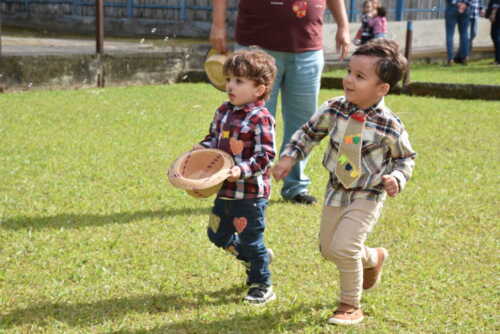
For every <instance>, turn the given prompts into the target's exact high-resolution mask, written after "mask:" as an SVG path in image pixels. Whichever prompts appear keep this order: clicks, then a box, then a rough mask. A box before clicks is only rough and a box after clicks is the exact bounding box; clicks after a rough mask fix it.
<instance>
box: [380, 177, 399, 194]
mask: <svg viewBox="0 0 500 334" xmlns="http://www.w3.org/2000/svg"><path fill="white" fill-rule="evenodd" d="M382 184H383V185H384V189H385V191H387V194H388V195H389V196H391V197H394V196H396V195H397V194H398V192H399V183H398V181H397V180H396V178H395V177H394V176H391V175H382Z"/></svg>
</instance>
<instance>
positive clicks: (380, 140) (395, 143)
mask: <svg viewBox="0 0 500 334" xmlns="http://www.w3.org/2000/svg"><path fill="white" fill-rule="evenodd" d="M358 110H359V108H358V107H357V106H355V105H354V104H352V103H349V102H347V101H346V99H345V97H344V96H341V97H337V98H334V99H331V100H329V101H327V102H325V103H324V104H323V105H322V106H321V107H320V108H319V110H318V111H317V112H316V113H315V114H314V115H313V116H312V117H311V119H310V120H309V121H308V122H307V123H305V124H304V125H303V126H302V127H301V128H300V129H299V130H297V131H296V132H295V133H294V135H293V136H292V138H291V139H290V142H289V143H288V145H287V146H286V148H285V150H284V151H283V153H282V154H281V157H284V156H289V157H292V158H295V159H297V160H301V159H304V158H305V157H307V156H308V155H309V153H310V152H311V150H312V149H313V147H314V146H315V145H316V144H318V143H319V142H320V141H321V140H322V139H323V138H325V137H326V136H327V135H329V136H330V140H329V144H328V148H327V149H326V152H325V154H324V157H323V166H325V168H326V169H327V170H328V171H329V172H330V179H329V181H328V185H327V189H326V194H325V205H328V206H348V205H350V204H351V203H352V201H353V200H355V199H367V200H374V201H383V200H384V199H385V197H386V193H385V191H384V188H383V185H382V175H386V174H390V175H392V176H394V177H395V178H396V179H397V180H398V183H399V187H400V191H401V190H403V188H404V186H405V184H406V181H407V180H408V179H409V178H410V176H411V174H412V172H413V167H414V165H415V162H414V158H415V156H416V153H415V151H413V149H412V147H411V144H410V141H409V139H408V133H407V132H406V130H405V128H404V125H403V123H402V122H401V121H400V120H399V118H398V117H396V116H395V115H394V114H393V113H392V112H391V110H390V109H389V108H388V107H387V106H386V105H385V103H384V99H383V98H382V99H381V100H380V101H379V102H378V103H377V104H375V105H373V106H372V107H370V108H368V109H366V110H364V112H365V115H366V122H365V129H364V130H363V134H362V149H361V169H362V174H361V176H360V177H359V179H358V180H357V181H356V182H355V183H354V184H353V187H352V188H351V189H346V188H344V187H343V186H342V185H341V183H340V182H339V180H338V179H337V176H336V175H335V167H336V165H337V153H338V149H339V146H340V143H341V142H342V140H343V136H344V132H345V129H346V126H347V121H348V119H349V116H350V115H351V114H353V113H355V112H356V111H358Z"/></svg>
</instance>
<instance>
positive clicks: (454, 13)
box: [444, 0, 470, 66]
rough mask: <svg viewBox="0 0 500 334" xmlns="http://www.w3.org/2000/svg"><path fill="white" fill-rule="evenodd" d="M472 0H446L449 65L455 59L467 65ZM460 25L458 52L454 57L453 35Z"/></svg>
mask: <svg viewBox="0 0 500 334" xmlns="http://www.w3.org/2000/svg"><path fill="white" fill-rule="evenodd" d="M469 10H470V0H446V10H445V17H444V18H445V28H446V51H447V55H448V62H447V65H448V66H451V65H453V61H454V59H455V62H458V63H461V64H463V65H467V57H468V56H469V23H470V13H469ZM456 25H458V33H459V35H460V43H459V48H458V53H457V55H456V56H455V57H453V36H454V35H455V26H456Z"/></svg>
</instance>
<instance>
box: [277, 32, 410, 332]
mask: <svg viewBox="0 0 500 334" xmlns="http://www.w3.org/2000/svg"><path fill="white" fill-rule="evenodd" d="M406 66H407V62H406V59H405V58H404V57H403V56H402V55H401V54H400V53H399V46H398V45H397V43H396V42H394V41H389V40H386V39H375V40H372V41H370V42H368V43H366V44H363V45H362V46H360V47H359V48H358V49H357V50H356V51H355V52H354V53H353V55H352V57H351V60H350V61H349V65H348V69H347V75H346V76H345V77H344V80H343V86H344V93H345V96H340V97H337V98H333V99H331V100H329V101H327V102H325V103H324V104H323V106H322V107H321V108H320V109H319V110H318V112H316V113H315V114H314V115H313V116H312V118H311V119H309V121H308V122H307V123H306V124H304V125H303V126H302V128H301V129H299V130H298V131H297V132H295V134H294V135H293V136H292V139H291V140H290V142H289V143H288V145H287V147H286V149H285V150H284V151H283V153H282V154H281V159H280V160H279V162H278V163H277V164H276V166H275V167H274V168H273V171H272V173H273V176H274V177H275V178H276V179H278V180H280V179H282V178H283V177H285V175H286V174H287V173H288V171H289V170H290V169H291V167H292V166H293V164H294V163H295V162H296V161H297V160H300V159H304V158H305V157H307V155H309V153H310V152H311V150H312V149H313V147H314V146H315V145H317V144H318V143H319V142H320V141H321V140H322V139H323V138H325V137H326V136H329V137H330V138H329V140H328V148H327V149H326V152H325V155H324V158H323V165H324V166H325V167H326V169H327V170H328V171H329V173H330V179H329V181H328V184H327V189H326V194H325V203H324V207H323V215H322V221H321V227H320V233H319V239H320V250H321V254H322V255H323V257H325V258H326V259H327V260H329V261H332V262H334V263H335V265H336V266H337V268H338V269H339V272H340V275H339V276H340V305H339V306H338V308H337V310H336V311H335V312H334V313H333V315H332V316H331V317H330V318H329V319H328V323H331V324H337V325H352V324H357V323H359V322H361V321H362V320H363V318H364V316H363V312H362V311H361V295H362V292H363V290H368V289H371V288H373V287H374V286H375V285H376V284H377V282H378V281H379V280H380V276H381V273H382V266H383V264H384V261H385V260H386V259H387V257H388V252H387V250H386V249H384V248H369V247H367V246H365V245H364V243H365V240H366V238H367V236H368V233H369V232H370V231H371V230H372V228H373V226H374V225H375V224H376V222H377V219H378V217H379V215H380V211H381V209H382V206H383V202H384V200H385V198H386V194H388V195H389V196H396V195H397V194H398V193H399V192H401V191H402V190H403V189H404V187H405V184H406V182H407V180H408V179H409V178H410V176H411V174H412V171H413V167H414V157H415V154H416V153H415V152H414V151H413V149H412V147H411V145H410V141H409V139H408V133H407V132H406V129H405V127H404V125H403V123H402V122H401V120H400V119H399V118H398V117H397V116H396V115H394V114H393V113H392V111H391V110H390V109H389V108H388V107H387V105H386V104H385V103H384V96H385V95H386V94H387V93H388V92H389V90H390V88H391V87H392V86H394V85H395V84H396V83H397V82H398V81H399V80H400V79H401V77H402V75H403V72H404V71H405V70H406ZM351 130H354V131H351Z"/></svg>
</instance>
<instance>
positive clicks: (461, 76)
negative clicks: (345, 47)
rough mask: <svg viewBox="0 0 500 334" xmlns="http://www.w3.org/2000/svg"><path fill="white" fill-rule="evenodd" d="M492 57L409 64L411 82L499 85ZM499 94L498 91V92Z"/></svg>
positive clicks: (341, 73)
mask: <svg viewBox="0 0 500 334" xmlns="http://www.w3.org/2000/svg"><path fill="white" fill-rule="evenodd" d="M492 61H493V60H492V59H483V60H478V61H473V62H470V63H469V65H468V66H463V65H460V64H456V65H454V66H451V67H447V66H443V65H441V64H418V63H417V64H411V68H410V81H411V82H443V83H458V84H477V85H500V66H498V65H491V64H490V63H491V62H492ZM345 73H346V70H345V69H338V70H334V71H330V72H326V73H324V74H323V75H324V76H327V77H343V76H344V75H345ZM499 94H500V93H499Z"/></svg>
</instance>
